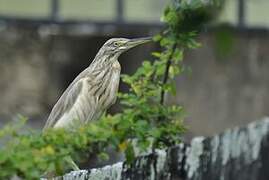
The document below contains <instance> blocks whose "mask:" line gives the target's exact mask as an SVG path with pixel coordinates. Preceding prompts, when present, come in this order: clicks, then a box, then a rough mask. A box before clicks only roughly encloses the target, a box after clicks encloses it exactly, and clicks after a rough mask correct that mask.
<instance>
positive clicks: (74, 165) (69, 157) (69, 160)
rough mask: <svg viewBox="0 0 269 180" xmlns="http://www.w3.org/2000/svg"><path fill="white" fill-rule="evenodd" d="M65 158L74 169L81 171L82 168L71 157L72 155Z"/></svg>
mask: <svg viewBox="0 0 269 180" xmlns="http://www.w3.org/2000/svg"><path fill="white" fill-rule="evenodd" d="M64 160H65V161H66V162H67V163H68V164H69V165H70V166H71V168H72V169H73V170H74V171H79V170H80V169H79V167H78V166H77V164H76V163H75V162H74V161H73V159H72V158H71V156H67V157H66V158H65V159H64Z"/></svg>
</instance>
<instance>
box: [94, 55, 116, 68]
mask: <svg viewBox="0 0 269 180" xmlns="http://www.w3.org/2000/svg"><path fill="white" fill-rule="evenodd" d="M118 57H119V54H105V53H102V52H98V54H97V55H96V56H95V58H94V60H93V62H92V63H91V65H90V68H91V69H92V70H98V69H106V68H111V67H112V65H113V64H114V63H115V62H117V63H118Z"/></svg>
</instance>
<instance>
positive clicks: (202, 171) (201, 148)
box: [56, 118, 269, 180]
mask: <svg viewBox="0 0 269 180" xmlns="http://www.w3.org/2000/svg"><path fill="white" fill-rule="evenodd" d="M268 167H269V118H264V119H262V120H261V121H257V122H253V123H251V124H249V125H248V126H247V127H242V128H234V129H230V130H227V131H225V132H224V133H222V134H219V135H216V136H214V137H209V138H205V137H197V138H194V139H193V140H192V141H191V144H190V145H186V144H180V145H178V146H174V147H171V148H169V149H167V150H158V151H156V152H155V153H152V154H149V155H146V156H141V157H138V158H137V159H136V160H135V161H134V163H132V164H131V165H130V166H127V165H126V164H125V163H117V164H114V165H112V166H105V167H103V168H100V169H91V170H82V171H74V172H71V173H68V174H66V175H64V176H63V177H61V178H63V179H64V180H120V179H123V180H124V179H134V180H140V179H141V180H145V179H150V180H154V179H158V180H159V179H172V180H174V179H181V180H183V179H184V180H268V179H269V171H268V170H267V169H268ZM56 179H58V178H56Z"/></svg>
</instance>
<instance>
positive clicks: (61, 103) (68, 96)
mask: <svg viewBox="0 0 269 180" xmlns="http://www.w3.org/2000/svg"><path fill="white" fill-rule="evenodd" d="M82 86H83V80H82V79H81V80H79V81H76V82H75V83H72V84H71V85H70V86H69V87H68V88H67V89H66V91H65V92H64V93H63V95H62V96H61V97H60V99H59V100H58V102H57V103H56V104H55V105H54V107H53V109H52V111H51V113H50V115H49V117H48V119H47V122H46V124H45V127H44V129H43V130H45V129H48V128H52V127H53V126H54V125H55V124H56V123H57V121H58V120H59V119H60V118H61V117H62V116H63V115H64V114H65V113H68V112H69V111H70V109H71V108H72V107H73V105H74V104H75V102H76V100H77V99H78V98H79V95H80V93H81V91H82Z"/></svg>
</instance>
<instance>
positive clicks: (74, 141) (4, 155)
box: [0, 0, 215, 179]
mask: <svg viewBox="0 0 269 180" xmlns="http://www.w3.org/2000/svg"><path fill="white" fill-rule="evenodd" d="M173 2H174V3H172V5H170V6H168V7H167V8H166V10H165V12H164V15H163V17H162V21H163V22H164V23H165V24H166V28H165V29H164V30H163V31H162V32H161V33H159V34H158V35H156V36H155V37H154V41H155V42H156V43H159V44H160V46H161V47H162V51H160V52H153V53H152V56H153V57H154V59H153V61H144V62H143V64H142V66H141V67H139V68H138V69H137V71H136V72H135V73H134V74H133V75H122V81H123V82H125V83H126V84H127V85H129V87H130V89H129V92H128V93H119V101H120V104H121V105H122V112H120V113H118V114H115V115H104V116H103V117H102V118H101V119H100V120H99V121H96V122H93V123H90V124H89V125H87V126H83V127H78V128H77V129H75V130H73V131H67V130H64V129H59V130H49V131H47V132H45V133H41V132H36V131H33V130H28V131H26V132H27V133H18V132H21V131H20V129H21V128H22V127H23V125H22V124H23V123H19V124H17V125H16V126H14V125H9V124H8V125H6V126H5V127H4V128H2V129H1V130H0V138H1V142H2V144H4V146H3V147H2V148H1V149H0V169H1V170H0V179H7V178H10V177H12V176H13V175H17V176H19V177H22V178H25V179H38V178H39V177H40V176H41V175H42V174H43V173H44V172H46V171H55V172H56V173H57V174H62V173H64V172H65V171H67V170H68V167H66V162H65V161H64V160H63V159H65V158H67V157H69V156H71V157H72V158H73V159H75V160H77V161H79V160H80V159H82V158H84V159H85V156H89V155H92V154H96V153H97V154H99V157H100V158H108V157H107V154H105V153H104V151H105V150H106V148H107V147H108V146H109V147H113V148H114V149H116V150H119V151H122V152H124V153H125V154H126V159H127V162H131V161H132V160H133V158H134V144H133V143H132V139H134V138H135V139H136V142H137V143H136V146H137V147H136V148H138V149H139V150H140V151H141V152H143V151H145V150H147V149H148V148H149V147H151V148H152V149H155V148H163V147H167V146H171V145H173V144H176V143H179V142H180V141H181V136H182V133H183V132H184V131H185V127H184V126H183V124H182V121H183V118H184V110H183V108H182V107H181V106H180V105H177V104H173V105H168V104H165V94H169V95H172V96H175V95H176V92H177V90H176V85H175V81H174V78H175V77H176V76H178V75H180V74H182V73H183V72H184V71H185V70H186V69H187V68H186V67H185V66H184V65H183V64H182V60H183V55H184V51H185V50H186V49H190V48H191V49H192V48H197V47H199V46H200V45H199V43H197V42H196V41H195V38H196V36H197V33H198V30H199V29H200V28H201V27H202V25H203V24H204V23H205V22H206V21H207V20H208V19H210V17H211V15H210V12H211V11H208V8H209V9H210V8H211V6H212V5H213V6H215V1H212V2H214V3H210V4H207V5H205V4H203V3H202V2H203V1H198V0H194V1H191V2H193V3H187V2H189V1H179V0H178V1H173ZM23 119H24V118H23ZM23 132H25V131H23Z"/></svg>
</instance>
